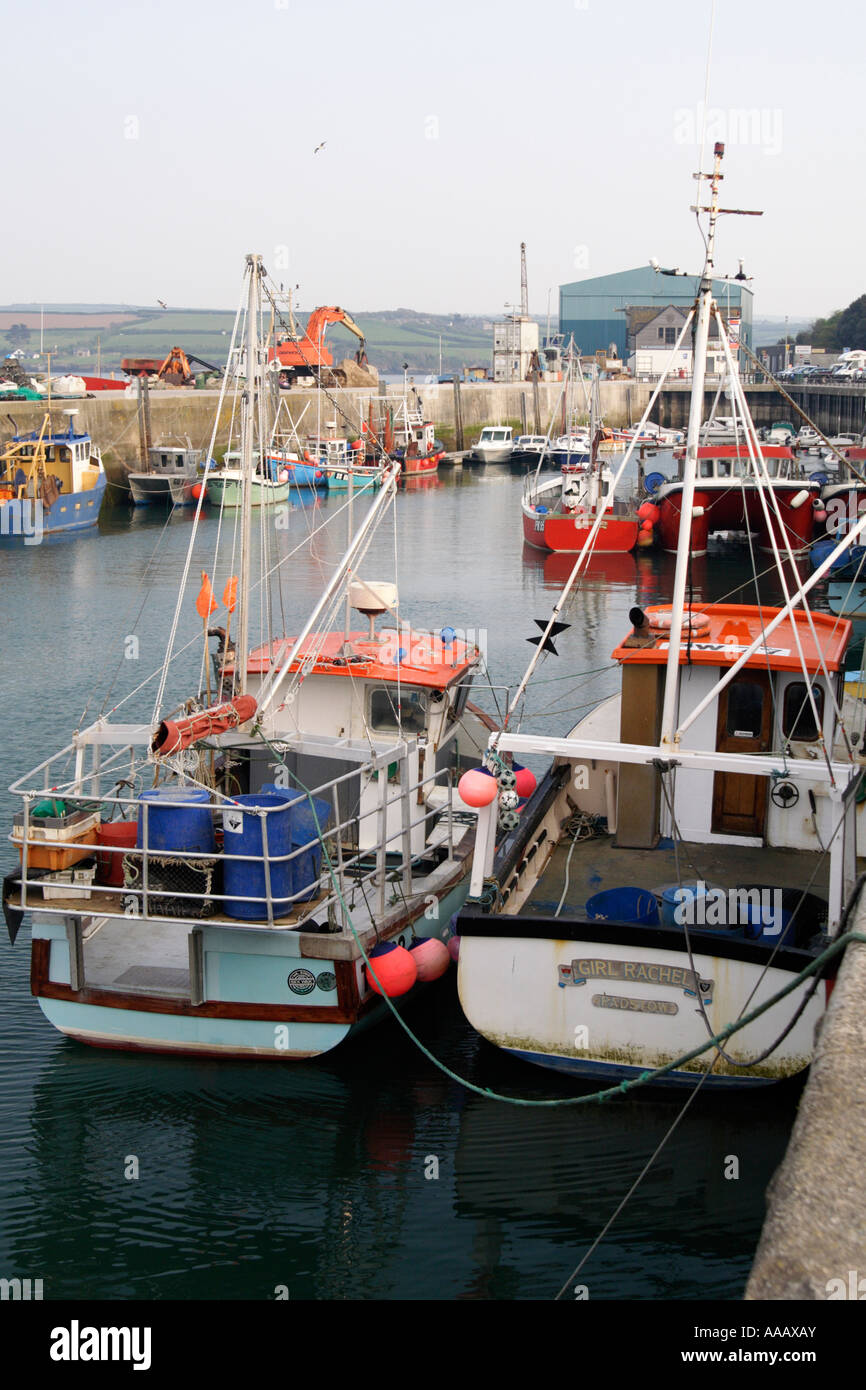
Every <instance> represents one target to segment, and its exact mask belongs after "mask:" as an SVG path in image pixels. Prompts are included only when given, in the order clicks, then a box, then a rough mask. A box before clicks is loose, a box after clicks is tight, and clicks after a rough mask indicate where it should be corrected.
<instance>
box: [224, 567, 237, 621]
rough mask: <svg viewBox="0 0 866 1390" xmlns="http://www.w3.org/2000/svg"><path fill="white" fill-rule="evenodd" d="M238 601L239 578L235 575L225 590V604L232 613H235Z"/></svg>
mask: <svg viewBox="0 0 866 1390" xmlns="http://www.w3.org/2000/svg"><path fill="white" fill-rule="evenodd" d="M237 601H238V577H237V575H236V574H233V575H232V577H231V579H230V580H229V581H228V583H227V584H226V586H225V588H224V589H223V604H224V605H225V607H226V608H227V609H228V610H229V612H230V613H234V611H235V607H236V606H237Z"/></svg>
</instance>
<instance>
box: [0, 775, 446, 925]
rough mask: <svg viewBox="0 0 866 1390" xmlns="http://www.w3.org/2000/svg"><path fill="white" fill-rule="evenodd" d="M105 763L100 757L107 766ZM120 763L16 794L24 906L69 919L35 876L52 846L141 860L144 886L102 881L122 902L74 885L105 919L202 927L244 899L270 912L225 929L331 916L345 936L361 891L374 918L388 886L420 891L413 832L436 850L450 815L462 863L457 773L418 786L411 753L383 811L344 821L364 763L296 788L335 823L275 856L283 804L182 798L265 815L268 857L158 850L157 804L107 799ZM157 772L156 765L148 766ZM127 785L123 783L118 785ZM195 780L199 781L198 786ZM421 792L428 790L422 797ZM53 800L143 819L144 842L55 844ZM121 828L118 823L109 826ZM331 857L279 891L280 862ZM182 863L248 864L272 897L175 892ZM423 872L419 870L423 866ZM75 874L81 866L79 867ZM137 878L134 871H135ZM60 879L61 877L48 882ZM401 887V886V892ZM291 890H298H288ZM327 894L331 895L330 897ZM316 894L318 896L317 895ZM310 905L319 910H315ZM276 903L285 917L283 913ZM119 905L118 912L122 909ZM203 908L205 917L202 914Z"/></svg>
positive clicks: (230, 921) (383, 908)
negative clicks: (72, 786)
mask: <svg viewBox="0 0 866 1390" xmlns="http://www.w3.org/2000/svg"><path fill="white" fill-rule="evenodd" d="M97 761H98V760H97ZM113 761H114V759H113V758H112V759H109V760H108V762H107V763H103V764H102V765H101V766H97V767H96V768H95V769H94V771H93V772H91V773H88V774H83V770H82V775H81V776H80V777H79V778H78V779H77V783H76V785H77V787H78V790H77V791H76V792H75V793H70V792H68V791H65V790H62V789H61V788H59V787H51V786H50V783H49V780H48V775H47V774H48V771H49V769H50V760H49V762H48V763H46V764H43V765H41V767H40V768H39V769H37V770H36V771H37V772H38V771H40V770H42V769H43V768H44V769H45V771H46V786H45V788H44V790H42V791H39V792H37V791H32V790H30V791H25V790H23V789H21V787H20V784H16V786H14V787H13V788H12V790H13V791H16V792H17V793H18V795H20V796H21V797H22V799H23V814H22V816H21V820H20V829H17V828H16V829H14V830H13V835H12V836H11V837H10V838H12V840H13V843H15V844H16V845H17V846H18V847H19V849H20V852H21V874H20V884H21V907H22V909H25V910H31V911H32V910H34V909H36V910H41V911H52V910H53V911H58V910H62V912H63V913H64V914H68V913H69V912H70V911H72V910H73V909H70V908H69V906H68V903H67V902H64V904H63V906H62V909H61V908H59V907H54V908H53V907H52V906H51V904H50V901H47V900H45V899H43V898H42V895H41V890H42V888H43V887H44V886H45V884H46V879H45V878H44V877H42V876H41V875H40V874H39V871H38V870H34V868H33V866H32V851H34V850H40V849H41V850H45V849H46V847H50V848H55V849H59V850H63V851H72V852H74V853H76V854H77V855H78V862H80V861H81V859H82V858H84V857H91V856H95V855H99V856H106V857H108V858H109V860H111V858H112V857H113V856H114V855H121V856H124V857H126V856H129V857H130V858H131V859H132V861H133V863H134V862H136V861H137V862H138V863H140V886H137V885H136V883H134V882H130V883H124V885H123V886H121V885H119V884H114V885H113V884H110V883H107V884H99V885H95V887H96V888H97V889H98V890H101V891H102V892H103V893H104V894H113V895H114V896H115V898H116V903H115V904H111V903H110V901H108V900H106V898H105V897H103V898H101V899H99V900H97V901H95V902H92V901H91V900H90V898H89V897H84V896H81V890H80V889H79V890H78V892H76V885H74V884H70V891H69V895H68V897H69V898H70V899H71V898H78V897H79V896H80V904H81V905H80V907H76V908H75V909H74V910H75V911H76V912H78V913H80V914H82V915H84V914H87V915H99V916H104V917H112V916H116V917H137V918H148V919H150V920H154V921H165V920H172V921H174V920H183V921H190V922H194V923H201V922H202V921H207V920H209V919H210V918H211V917H212V916H213V913H214V910H215V909H216V911H219V904H224V903H229V902H231V903H244V904H253V905H255V906H257V907H259V908H260V910H261V911H260V915H259V916H256V917H250V918H246V917H244V918H234V917H231V918H229V917H228V916H227V915H223V916H220V917H219V923H220V925H221V926H237V927H238V928H244V927H249V928H254V927H259V928H260V927H261V926H262V925H263V924H267V925H268V926H272V927H273V926H279V927H283V928H293V929H303V924H304V922H305V921H307V920H308V919H310V918H312V917H316V918H319V917H321V915H322V913H323V912H324V911H327V914H328V920H329V923H331V924H333V923H334V922H339V926H337V927H334V928H333V929H335V930H340V929H341V928H342V929H344V930H345V929H346V928H347V927H348V920H347V917H348V914H349V913H350V911H351V907H352V906H353V905H354V904H355V903H356V902H357V901H358V895H359V894H360V896H361V899H362V901H363V902H364V903H365V905H366V907H367V910H368V912H369V914H370V917H371V918H372V917H374V915H375V913H376V912H378V916H379V917H380V918H381V917H384V916H385V914H386V912H387V911H388V909H389V907H390V906H392V905H393V902H388V901H387V892H388V886H389V884H390V885H394V887H395V895H396V896H395V898H394V902H396V901H398V900H399V895H400V894H402V896H403V897H404V898H405V897H408V896H409V895H410V894H412V893H413V892H416V891H417V889H416V888H415V886H414V885H415V880H416V878H417V877H418V861H419V859H420V858H421V857H422V854H423V853H424V851H420V850H419V851H418V852H417V853H415V854H413V852H412V839H413V836H412V832H413V830H415V829H416V827H418V826H419V825H423V826H424V827H425V833H424V846H425V850H426V849H428V848H429V847H428V845H427V835H428V830H427V827H428V826H429V824H430V822H431V821H436V820H439V819H442V820H443V821H444V824H445V826H446V827H447V837H443V840H442V841H441V843H442V844H443V845H444V844H445V843H447V858H448V859H449V860H451V859H453V856H454V824H455V822H454V814H455V808H454V778H453V771H452V769H451V768H443V769H440V770H439V771H437V772H430V773H427V774H425V775H424V776H422V777H420V778H419V779H418V780H417V781H414V782H410V781H409V780H408V777H407V771H408V759H407V757H406V756H404V757H403V758H400V759H398V760H397V761H398V766H399V774H400V781H399V791H398V793H397V794H396V795H394V794H389V788H392V787H393V784H391V783H389V780H388V774H387V765H384V766H380V768H379V781H380V784H381V787H382V794H381V796H380V798H379V801H378V805H377V806H375V807H374V808H371V809H367V810H364V811H363V812H362V811H361V809H360V807H359V808H358V809H357V811H355V812H353V813H352V814H351V815H348V816H347V817H346V818H345V819H342V820H341V819H340V810H339V803H340V796H339V791H340V788H341V787H342V786H343V785H344V784H346V783H348V782H350V781H351V780H352V779H356V778H357V777H358V773H359V767H358V765H353V766H352V767H351V768H350V770H349V771H348V772H346V773H342V774H340V775H339V776H337V777H333V778H331V779H330V780H329V781H327V782H324V783H322V784H321V785H320V786H317V787H315V788H313V789H310V790H308V789H306V788H301V787H297V786H295V787H287V788H285V790H286V792H287V793H291V794H292V795H293V796H295V797H297V798H299V799H297V800H295V801H294V802H293V806H295V807H303V806H304V804H306V805H307V806H309V805H310V804H311V798H316V799H317V800H324V799H326V798H327V799H328V800H329V801H330V804H331V806H332V807H333V813H332V814H333V815H334V819H335V823H334V824H333V825H330V826H327V827H325V826H320V827H319V828H320V830H321V834H316V835H314V836H313V838H311V839H310V840H307V841H305V842H304V843H303V844H300V845H297V844H293V845H292V848H291V849H290V850H289V851H288V852H287V853H284V854H275V853H273V851H272V849H271V847H270V844H269V830H268V819H269V817H270V816H275V815H279V814H280V813H281V812H282V811H283V809H284V808H280V807H272V808H267V807H255V806H249V805H245V804H243V803H238V802H236V801H234V799H233V798H232V797H231V796H230V795H226V794H224V793H219V792H213V793H212V796H211V800H210V802H209V803H208V804H207V805H206V803H204V802H203V801H192V800H191V801H189V802H182V801H173V802H172V803H171V805H172V808H173V809H176V810H190V811H191V810H195V811H198V812H201V811H202V810H204V809H209V810H210V812H211V813H212V815H213V816H214V817H215V818H218V817H220V816H221V815H223V813H225V812H226V811H230V810H231V809H232V808H233V807H237V809H239V810H241V811H242V812H243V814H244V815H245V816H250V815H253V816H256V817H258V818H259V819H260V820H261V829H262V851H261V854H258V853H250V852H247V853H242V854H234V853H230V852H227V851H226V848H225V842H223V844H222V846H221V847H216V846H215V848H214V849H213V850H206V851H200V850H192V849H188V848H187V849H184V848H180V849H163V848H161V847H157V848H155V847H153V846H152V845H151V843H150V842H151V838H152V836H151V826H150V818H151V815H152V813H153V809H154V803H151V802H149V801H147V800H141V799H140V798H139V797H137V796H135V795H117V794H114V795H107V796H104V795H99V794H98V781H99V779H100V778H102V777H104V776H105V773H106V771H107V770H108V768H109V766H110V763H111V762H113ZM148 766H150V765H148ZM91 783H92V784H94V785H93V786H92V787H91V789H90V791H89V792H88V791H87V790H86V788H87V786H88V785H89V784H91ZM118 785H120V784H118ZM194 785H195V784H191V789H192V786H194ZM436 785H444V786H445V787H446V788H447V797H446V799H445V801H444V803H443V804H442V805H441V806H433V807H429V808H428V806H427V798H429V794H430V791H431V789H432V788H433V787H434V786H436ZM418 793H421V795H420V797H419V796H418ZM413 795H414V797H415V803H416V806H417V805H420V806H421V807H423V808H424V809H423V811H422V813H421V814H420V815H414V816H413V814H412V812H413V805H412V801H413ZM45 796H49V797H54V798H55V799H62V801H63V802H64V804H65V807H66V810H67V813H70V814H71V813H74V812H80V811H81V810H92V811H93V810H96V811H98V813H99V814H100V816H101V817H102V823H103V824H105V823H106V822H107V817H108V816H113V815H115V814H116V812H117V811H119V813H120V819H122V820H123V819H125V820H127V821H130V822H131V821H132V818H133V815H134V816H135V818H136V820H137V821H138V823H139V826H140V835H139V836H138V838H139V839H140V840H141V842H142V843H141V844H140V845H136V846H127V845H111V844H107V843H93V842H92V841H82V840H80V839H72V840H62V841H58V840H46V839H45V838H43V837H41V836H40V835H37V834H36V833H34V830H35V828H34V826H33V804H34V802H35V801H37V800H38V799H40V798H42V797H45ZM398 807H399V820H400V825H399V828H398V829H395V830H394V831H393V833H389V829H388V818H389V812H391V811H392V810H393V809H394V808H398ZM372 816H375V817H376V824H377V834H376V842H375V844H374V845H372V846H370V847H369V848H364V849H361V848H353V849H352V850H351V852H349V853H348V854H347V848H346V844H345V843H344V839H343V834H344V832H346V831H349V832H354V831H356V830H357V831H358V832H359V831H360V826H361V824H362V822H364V821H365V820H369V818H370V817H372ZM108 823H113V824H117V823H118V822H117V821H113V822H108ZM395 844H399V847H400V848H399V850H397V849H396V848H391V849H389V846H392V847H393V846H395ZM311 852H312V853H316V852H321V855H322V861H323V862H322V864H321V866H320V871H319V872H318V873H316V874H315V875H314V876H313V878H312V879H311V880H309V881H307V882H305V883H304V884H303V885H302V886H301V887H300V888H296V889H295V891H294V892H292V893H287V892H284V891H282V890H281V889H280V888H277V890H276V891H275V888H274V874H275V871H276V870H277V869H278V866H281V865H285V864H291V863H299V862H300V861H301V860H302V857H303V856H305V855H308V854H310V853H311ZM395 855H399V859H398V861H397V862H396V863H395V862H394V856H395ZM174 861H176V862H177V864H178V866H179V867H180V866H186V867H190V866H192V867H195V868H199V869H201V870H204V869H206V868H209V867H212V868H213V869H214V870H215V869H216V868H217V866H219V865H224V864H226V863H228V862H241V863H245V864H248V865H252V866H259V865H260V866H261V870H262V873H263V877H264V889H265V891H264V894H263V895H261V894H251V893H242V892H237V891H232V892H226V891H224V889H225V885H224V884H222V885H220V886H221V887H222V889H223V891H216V889H215V888H212V887H211V886H210V885H208V887H207V889H206V891H194V892H190V891H185V890H184V889H183V888H175V887H174V886H173V885H170V886H167V885H166V881H165V874H166V870H167V868H170V866H171V864H172V862H174ZM413 866H414V867H413ZM70 867H72V868H74V864H72V865H70ZM128 876H131V875H128ZM48 881H49V882H54V883H56V880H48ZM368 885H369V887H370V889H371V890H372V891H373V893H374V895H375V899H376V902H375V907H374V905H373V904H371V902H370V899H369V897H368V895H367V891H366V890H367V886H368ZM398 885H399V887H398ZM287 886H291V885H287ZM323 888H324V894H323V891H322V890H323ZM311 893H312V894H313V895H314V896H313V897H311ZM166 900H171V902H172V903H173V904H175V903H178V904H180V906H181V911H175V910H172V912H171V913H170V915H169V914H167V913H166V912H165V911H164V910H163V911H161V910H160V907H161V906H162V905H164V903H165V901H166ZM203 902H207V904H208V908H209V910H208V911H207V912H202V911H201V907H202V904H203ZM186 903H188V904H189V906H190V911H189V913H186V912H184V911H183V910H182V908H183V905H184V904H186ZM307 903H309V907H306V906H305V905H306V904H307ZM275 905H276V906H277V908H278V912H275ZM112 906H116V909H117V910H115V911H112V910H111V909H112ZM194 906H197V907H198V908H199V910H198V911H194V910H192V909H193V907H194ZM290 914H292V915H293V917H295V918H296V919H295V920H293V921H292V922H290V923H289V922H285V921H280V920H279V919H285V918H286V917H288V916H289V915H290Z"/></svg>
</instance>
